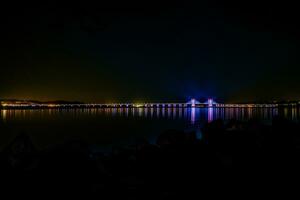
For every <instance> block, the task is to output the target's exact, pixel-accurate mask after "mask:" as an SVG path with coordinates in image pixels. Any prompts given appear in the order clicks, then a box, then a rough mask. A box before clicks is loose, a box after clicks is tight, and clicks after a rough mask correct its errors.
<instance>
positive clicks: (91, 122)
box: [0, 108, 300, 149]
mask: <svg viewBox="0 0 300 200" xmlns="http://www.w3.org/2000/svg"><path fill="white" fill-rule="evenodd" d="M276 115H280V116H284V117H286V118H289V119H291V120H299V119H300V117H299V116H300V114H299V109H297V108H284V109H278V108H166V109H159V108H107V109H77V110H76V109H70V110H55V109H49V110H47V109H45V110H0V148H1V149H2V148H3V147H4V146H5V145H7V144H8V143H9V142H10V141H11V140H12V139H13V138H14V137H15V136H16V135H17V134H19V133H20V132H26V133H27V134H29V135H30V136H31V138H32V140H33V142H34V144H35V145H36V146H37V147H38V148H45V147H48V146H51V145H55V144H60V143H63V142H64V141H66V140H68V139H74V138H75V139H81V140H85V141H87V142H88V143H90V144H92V145H95V146H97V147H102V148H107V147H111V146H113V145H125V144H132V143H134V142H135V141H136V140H137V139H144V138H145V139H147V140H149V141H150V142H153V143H154V142H155V140H156V138H157V136H158V135H159V134H160V133H161V132H163V131H164V130H167V129H182V130H195V131H196V132H197V134H198V136H199V137H201V132H200V129H201V127H202V126H203V124H205V123H206V122H210V121H212V120H214V119H219V118H221V119H224V120H229V119H232V118H235V119H239V120H248V119H251V118H257V119H260V120H262V121H263V122H265V123H270V122H271V120H272V118H273V117H274V116H276Z"/></svg>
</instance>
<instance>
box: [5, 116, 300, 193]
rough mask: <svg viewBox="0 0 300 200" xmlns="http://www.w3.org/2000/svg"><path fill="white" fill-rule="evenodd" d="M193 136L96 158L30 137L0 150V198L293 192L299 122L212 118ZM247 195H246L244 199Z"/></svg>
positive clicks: (168, 136) (299, 165)
mask: <svg viewBox="0 0 300 200" xmlns="http://www.w3.org/2000/svg"><path fill="white" fill-rule="evenodd" d="M202 134H203V135H202V138H201V139H197V137H196V133H195V132H184V131H178V130H167V131H165V132H163V133H162V134H161V135H160V136H159V137H158V138H157V141H156V144H155V145H153V144H150V143H149V142H148V141H147V140H146V139H139V140H137V142H136V144H135V145H131V146H128V147H120V148H114V149H113V150H112V152H111V153H110V154H104V153H93V152H91V151H90V148H89V144H87V143H85V142H84V141H80V140H69V141H66V142H65V143H64V144H62V145H57V146H55V147H51V148H48V149H45V150H38V149H36V148H35V146H34V144H33V143H32V141H31V139H30V137H29V136H28V135H27V134H26V133H21V134H20V135H18V136H17V137H16V138H15V139H14V140H13V141H12V142H11V143H10V144H9V145H8V146H7V147H6V148H5V149H4V150H3V151H2V153H1V156H0V176H1V182H2V185H3V186H2V187H1V190H2V194H9V195H14V194H19V195H22V196H24V195H30V196H34V195H38V196H40V197H44V196H47V195H58V194H59V195H62V194H63V195H66V196H68V197H71V196H80V195H82V196H84V197H85V198H88V197H95V196H96V197H98V199H115V198H122V199H174V198H180V199H189V198H192V199H199V198H203V197H210V198H212V197H217V196H218V195H221V196H223V197H224V198H225V196H227V197H228V196H230V197H238V198H239V197H241V198H244V197H253V198H254V197H255V198H256V197H258V195H259V196H260V197H263V196H262V195H266V197H270V196H271V195H276V196H277V195H284V196H283V197H288V196H289V195H292V194H293V195H295V194H297V193H293V192H295V191H296V192H297V191H298V185H299V184H298V182H299V179H298V177H299V176H298V175H299V170H300V162H299V161H300V124H299V123H298V122H293V121H289V120H287V119H283V118H280V117H275V118H274V119H273V121H272V125H266V124H263V123H261V122H260V121H257V120H249V121H247V122H241V121H237V120H231V121H229V122H228V123H224V122H223V121H222V120H215V121H213V122H211V123H207V124H205V125H204V127H203V128H202ZM240 195H242V196H240Z"/></svg>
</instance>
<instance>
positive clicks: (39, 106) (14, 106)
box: [0, 98, 278, 109]
mask: <svg viewBox="0 0 300 200" xmlns="http://www.w3.org/2000/svg"><path fill="white" fill-rule="evenodd" d="M273 107H278V104H221V103H217V102H215V101H214V100H213V99H211V98H209V99H207V101H205V102H202V103H201V102H199V101H197V100H196V99H191V100H190V101H188V102H186V103H109V104H44V103H29V102H28V103H1V106H0V108H2V109H3V108H4V109H51V108H54V109H55V108H56V109H64V108H65V109H69V108H70V109H71V108H74V109H75V108H273Z"/></svg>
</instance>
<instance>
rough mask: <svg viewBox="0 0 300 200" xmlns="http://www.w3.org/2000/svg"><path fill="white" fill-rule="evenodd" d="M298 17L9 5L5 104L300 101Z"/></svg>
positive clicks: (192, 6) (233, 4)
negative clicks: (25, 101)
mask: <svg viewBox="0 0 300 200" xmlns="http://www.w3.org/2000/svg"><path fill="white" fill-rule="evenodd" d="M45 2H46V3H45ZM225 2H226V3H225ZM297 9H298V7H297V6H296V5H293V4H292V3H291V2H288V1H283V2H280V4H279V3H275V2H274V1H269V2H267V1H247V2H245V1H243V2H239V1H231V0H229V1H224V2H222V1H211V0H210V1H172V2H165V3H163V2H162V1H122V2H121V1H109V2H106V3H104V2H101V1H98V3H97V4H94V3H92V2H90V1H86V0H85V1H81V2H74V1H72V2H68V3H62V2H61V1H54V0H53V1H48V2H47V1H43V4H42V3H41V2H40V3H29V2H28V1H26V2H24V3H19V2H18V3H17V2H12V3H9V4H5V5H2V6H1V21H0V22H1V60H0V66H1V78H0V99H7V98H17V99H33V100H78V101H84V102H99V103H100V102H110V101H114V102H126V101H129V102H136V101H161V102H163V101H185V100H187V99H189V98H191V97H195V98H206V97H214V98H216V99H218V100H219V101H230V102H237V101H254V100H255V101H259V100H298V99H300V87H299V85H300V78H299V74H300V68H299V64H300V61H299V59H298V55H299V45H300V41H299V40H300V29H299V25H300V24H299V21H298V13H299V12H298V10H297Z"/></svg>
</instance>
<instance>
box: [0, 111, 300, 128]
mask: <svg viewBox="0 0 300 200" xmlns="http://www.w3.org/2000/svg"><path fill="white" fill-rule="evenodd" d="M99 115H100V116H107V117H123V118H135V117H139V118H144V119H148V118H149V119H155V118H156V119H168V120H184V121H187V122H189V123H190V124H192V125H193V124H196V123H197V122H211V121H213V120H215V119H223V120H229V119H238V120H248V119H251V118H257V119H260V120H271V119H272V118H273V117H274V116H277V115H279V116H282V117H285V118H288V119H291V120H299V118H300V117H299V109H297V108H282V109H278V108H165V109H164V108H163V109H160V108H106V109H69V110H53V109H45V110H1V113H0V120H1V121H2V122H4V123H7V122H10V121H15V120H17V121H19V120H39V119H48V118H55V117H62V118H63V117H67V118H79V119H80V118H81V117H83V116H99Z"/></svg>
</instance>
